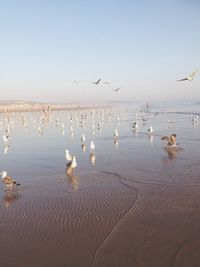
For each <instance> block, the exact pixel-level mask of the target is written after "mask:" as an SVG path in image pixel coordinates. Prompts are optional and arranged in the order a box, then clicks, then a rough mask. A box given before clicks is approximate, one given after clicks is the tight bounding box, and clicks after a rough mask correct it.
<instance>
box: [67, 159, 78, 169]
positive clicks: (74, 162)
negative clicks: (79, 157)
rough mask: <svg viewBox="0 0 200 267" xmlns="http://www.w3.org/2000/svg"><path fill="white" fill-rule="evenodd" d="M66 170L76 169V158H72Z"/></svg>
mask: <svg viewBox="0 0 200 267" xmlns="http://www.w3.org/2000/svg"><path fill="white" fill-rule="evenodd" d="M66 166H67V167H68V168H71V169H75V168H76V167H77V162H76V157H75V156H72V160H71V161H70V162H69V163H67V165H66Z"/></svg>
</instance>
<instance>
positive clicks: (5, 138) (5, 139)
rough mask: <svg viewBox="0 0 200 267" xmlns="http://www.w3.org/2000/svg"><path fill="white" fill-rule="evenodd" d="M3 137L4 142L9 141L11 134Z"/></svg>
mask: <svg viewBox="0 0 200 267" xmlns="http://www.w3.org/2000/svg"><path fill="white" fill-rule="evenodd" d="M2 139H3V141H4V143H8V141H9V135H3V136H2Z"/></svg>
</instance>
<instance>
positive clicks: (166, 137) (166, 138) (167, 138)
mask: <svg viewBox="0 0 200 267" xmlns="http://www.w3.org/2000/svg"><path fill="white" fill-rule="evenodd" d="M161 140H167V141H169V136H163V137H162V138H161Z"/></svg>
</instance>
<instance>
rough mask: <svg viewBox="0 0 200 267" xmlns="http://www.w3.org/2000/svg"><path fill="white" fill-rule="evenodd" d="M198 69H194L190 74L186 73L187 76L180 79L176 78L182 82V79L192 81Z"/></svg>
mask: <svg viewBox="0 0 200 267" xmlns="http://www.w3.org/2000/svg"><path fill="white" fill-rule="evenodd" d="M197 71H198V69H196V70H195V71H193V72H192V73H191V74H190V75H188V76H187V77H185V78H183V79H180V80H176V81H177V82H182V81H192V80H193V79H194V76H195V75H196V73H197Z"/></svg>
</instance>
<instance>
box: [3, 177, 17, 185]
mask: <svg viewBox="0 0 200 267" xmlns="http://www.w3.org/2000/svg"><path fill="white" fill-rule="evenodd" d="M3 182H4V184H6V185H9V184H12V183H14V182H15V180H14V179H13V178H12V177H10V176H6V177H5V178H4V179H3Z"/></svg>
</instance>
